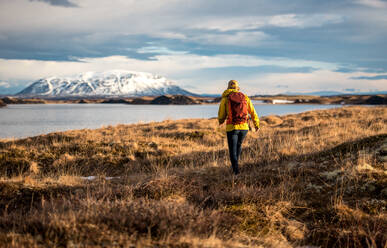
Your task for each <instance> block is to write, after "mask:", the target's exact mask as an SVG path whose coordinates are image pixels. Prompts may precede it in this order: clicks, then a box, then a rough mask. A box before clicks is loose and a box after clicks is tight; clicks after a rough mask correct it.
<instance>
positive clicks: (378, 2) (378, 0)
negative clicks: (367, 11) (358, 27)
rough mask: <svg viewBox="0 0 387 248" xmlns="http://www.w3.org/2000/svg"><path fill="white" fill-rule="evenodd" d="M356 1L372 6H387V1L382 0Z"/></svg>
mask: <svg viewBox="0 0 387 248" xmlns="http://www.w3.org/2000/svg"><path fill="white" fill-rule="evenodd" d="M356 3H358V4H361V5H364V6H367V7H371V8H387V2H385V1H382V0H357V1H356Z"/></svg>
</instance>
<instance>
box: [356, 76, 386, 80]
mask: <svg viewBox="0 0 387 248" xmlns="http://www.w3.org/2000/svg"><path fill="white" fill-rule="evenodd" d="M351 79H359V80H384V79H387V75H376V76H359V77H351Z"/></svg>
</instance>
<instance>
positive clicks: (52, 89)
mask: <svg viewBox="0 0 387 248" xmlns="http://www.w3.org/2000/svg"><path fill="white" fill-rule="evenodd" d="M165 94H171V95H194V94H192V93H191V92H188V91H186V90H184V89H182V88H180V87H179V86H177V85H175V84H174V83H173V82H172V81H170V80H168V79H166V78H165V77H161V76H157V75H152V74H150V73H145V72H133V71H121V70H113V71H106V72H100V73H98V72H86V73H81V74H79V75H78V76H76V77H48V78H42V79H40V80H38V81H36V82H34V83H32V84H31V85H30V86H28V87H27V88H25V89H24V90H22V91H21V92H19V93H18V94H17V95H28V96H32V95H33V96H46V97H56V96H153V95H165Z"/></svg>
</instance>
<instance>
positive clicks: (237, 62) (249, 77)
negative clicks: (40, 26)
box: [0, 54, 369, 94]
mask: <svg viewBox="0 0 387 248" xmlns="http://www.w3.org/2000/svg"><path fill="white" fill-rule="evenodd" d="M337 67H338V66H337V65H335V64H330V63H325V62H320V61H308V60H291V59H287V58H281V57H276V58H266V57H258V56H246V55H237V54H230V55H214V56H204V55H196V54H158V55H155V56H153V57H151V59H150V60H140V59H135V58H128V57H125V56H109V57H101V58H76V60H74V61H41V60H8V59H0V79H1V80H5V81H7V82H12V85H13V84H14V82H15V83H17V82H20V81H22V82H23V84H24V85H25V86H27V83H32V82H33V81H35V80H37V79H39V78H43V77H48V76H73V75H76V74H78V73H81V72H86V71H106V70H111V69H122V70H131V71H145V72H151V73H154V74H158V75H163V76H166V77H167V78H169V79H172V80H174V81H176V82H178V84H179V85H185V86H187V85H191V86H193V87H196V88H197V89H198V91H199V92H198V93H216V92H218V90H219V88H222V87H223V86H224V83H225V82H227V80H229V79H230V78H236V79H238V80H240V82H243V84H244V86H243V89H244V90H245V91H246V93H249V94H250V93H252V94H253V93H257V92H259V91H260V90H265V92H266V93H269V92H272V93H278V92H281V88H277V87H276V85H288V89H289V90H298V91H300V90H302V89H308V90H319V89H326V88H329V87H331V88H333V89H335V88H337V87H340V89H341V88H345V87H346V86H345V85H346V84H348V83H349V79H348V74H347V73H346V74H345V73H338V72H332V70H335V69H336V68H337ZM244 68H245V69H244ZM322 72H324V73H322ZM344 75H345V76H344ZM354 76H357V75H354ZM362 81H364V80H359V81H358V82H357V83H356V84H358V85H354V86H355V87H357V88H360V89H363V88H364V87H365V86H367V85H368V84H369V82H365V83H363V85H361V83H360V82H362ZM327 82H328V83H327ZM326 83H327V84H326ZM19 84H20V83H19ZM351 84H353V83H352V81H351Z"/></svg>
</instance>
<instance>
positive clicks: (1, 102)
mask: <svg viewBox="0 0 387 248" xmlns="http://www.w3.org/2000/svg"><path fill="white" fill-rule="evenodd" d="M5 106H7V104H5V103H4V102H3V100H1V99H0V108H1V107H5Z"/></svg>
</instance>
